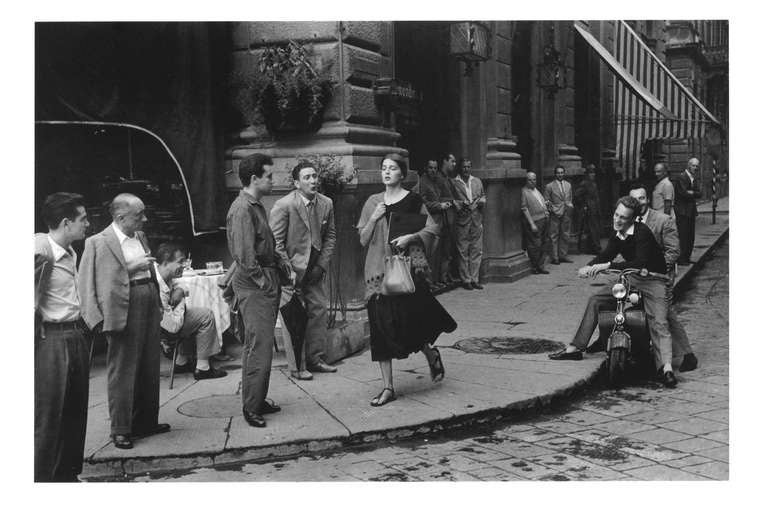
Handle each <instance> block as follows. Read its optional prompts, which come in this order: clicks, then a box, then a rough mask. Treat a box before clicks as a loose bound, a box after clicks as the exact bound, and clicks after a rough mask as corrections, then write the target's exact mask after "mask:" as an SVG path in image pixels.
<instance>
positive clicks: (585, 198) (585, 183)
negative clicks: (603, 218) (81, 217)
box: [574, 164, 600, 254]
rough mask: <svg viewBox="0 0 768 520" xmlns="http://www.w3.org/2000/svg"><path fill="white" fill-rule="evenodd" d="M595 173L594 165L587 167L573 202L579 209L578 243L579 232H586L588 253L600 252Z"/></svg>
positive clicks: (598, 211) (598, 194) (597, 193)
mask: <svg viewBox="0 0 768 520" xmlns="http://www.w3.org/2000/svg"><path fill="white" fill-rule="evenodd" d="M596 177H597V171H596V169H595V165H594V164H589V165H587V168H586V172H585V174H584V179H583V180H582V181H581V182H580V183H579V185H578V186H577V187H576V192H575V193H574V200H575V202H576V207H577V208H579V209H578V211H579V212H580V213H579V217H580V218H579V243H581V232H582V231H583V230H586V231H587V247H586V250H587V252H588V253H592V254H597V253H599V252H600V192H599V190H598V189H597V182H596Z"/></svg>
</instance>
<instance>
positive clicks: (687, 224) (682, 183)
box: [674, 157, 701, 265]
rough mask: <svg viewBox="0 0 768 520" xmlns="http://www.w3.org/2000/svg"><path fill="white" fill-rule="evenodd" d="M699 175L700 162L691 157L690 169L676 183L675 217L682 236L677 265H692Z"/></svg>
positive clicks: (699, 189)
mask: <svg viewBox="0 0 768 520" xmlns="http://www.w3.org/2000/svg"><path fill="white" fill-rule="evenodd" d="M698 173H699V160H698V159H697V158H696V157H691V158H690V159H689V160H688V168H686V170H685V171H684V172H683V173H681V174H680V175H679V176H678V177H677V178H676V179H675V181H674V186H675V217H676V218H677V231H678V233H679V234H680V259H679V260H678V262H677V263H679V264H680V265H688V264H689V263H691V252H692V251H693V241H694V238H695V236H696V215H698V214H699V212H698V211H697V209H696V199H698V198H700V197H701V188H700V187H699V182H698V180H697V179H696V175H697V174H698Z"/></svg>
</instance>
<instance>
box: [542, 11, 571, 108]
mask: <svg viewBox="0 0 768 520" xmlns="http://www.w3.org/2000/svg"><path fill="white" fill-rule="evenodd" d="M554 40H555V27H554V25H552V26H551V27H550V43H548V44H547V45H545V46H544V48H543V49H542V51H541V61H540V62H539V64H538V65H536V84H537V85H538V86H539V87H540V88H541V89H542V90H544V91H545V92H546V93H547V95H548V96H549V97H550V98H554V97H555V94H557V91H558V90H561V89H564V88H565V64H564V63H563V60H562V58H561V57H560V52H558V50H557V48H555V43H554Z"/></svg>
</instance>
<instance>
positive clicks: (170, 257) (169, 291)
mask: <svg viewBox="0 0 768 520" xmlns="http://www.w3.org/2000/svg"><path fill="white" fill-rule="evenodd" d="M155 256H156V258H157V264H155V270H156V273H157V283H158V288H159V290H160V303H161V305H162V307H163V317H162V319H161V321H160V328H161V329H163V331H165V332H166V333H170V334H178V335H179V336H180V337H181V338H182V339H183V340H184V341H182V345H187V344H188V343H189V340H192V339H194V341H195V342H196V344H197V347H196V351H195V352H196V354H197V362H196V364H194V365H193V362H192V360H191V359H189V358H191V357H194V356H192V353H191V352H190V351H189V350H190V349H188V348H184V349H183V350H182V351H181V352H179V354H177V356H176V369H175V373H176V374H183V373H186V372H193V375H194V378H195V380H198V381H199V380H202V379H218V378H220V377H224V376H226V375H227V373H226V372H225V371H224V370H221V369H218V368H214V367H212V366H211V364H210V360H209V358H210V357H211V356H212V355H214V354H215V353H217V352H218V351H219V350H220V345H219V335H218V332H217V331H216V322H215V321H214V319H213V312H211V310H210V309H204V308H202V307H187V305H186V303H185V301H184V297H185V296H186V295H185V294H184V290H183V289H181V288H180V287H176V288H172V286H173V279H174V278H178V277H179V276H181V273H182V272H183V271H184V261H185V260H186V258H187V255H186V252H185V251H184V249H183V248H182V246H180V245H179V244H173V243H165V244H160V246H158V248H157V251H156V253H155Z"/></svg>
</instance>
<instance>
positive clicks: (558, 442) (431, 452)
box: [134, 242, 729, 481]
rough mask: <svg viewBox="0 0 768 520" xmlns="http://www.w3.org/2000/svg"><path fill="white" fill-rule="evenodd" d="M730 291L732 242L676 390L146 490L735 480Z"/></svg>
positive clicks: (691, 318)
mask: <svg viewBox="0 0 768 520" xmlns="http://www.w3.org/2000/svg"><path fill="white" fill-rule="evenodd" d="M728 290H729V284H728V242H725V243H724V244H723V245H722V246H721V247H720V248H719V249H718V250H716V251H715V253H714V255H713V256H712V258H711V259H710V260H709V261H708V262H707V263H706V265H704V266H703V268H702V270H701V271H700V272H699V273H698V274H696V275H695V276H694V277H693V279H692V280H691V281H690V282H689V285H688V287H687V288H684V290H683V291H682V294H681V300H680V302H679V303H678V311H679V314H680V318H681V321H682V322H683V324H684V325H685V327H686V330H687V331H688V334H689V337H690V340H691V343H692V345H693V347H694V350H695V351H696V354H697V356H698V358H699V368H698V369H697V370H695V371H693V372H686V373H684V374H681V375H680V376H679V381H680V384H679V385H678V387H677V388H676V389H674V390H669V389H665V388H663V387H662V386H661V385H660V384H658V383H654V382H647V383H642V382H640V383H635V384H633V385H631V386H628V387H627V388H625V389H624V390H621V391H612V390H606V389H596V390H591V391H589V392H588V393H586V394H585V395H583V396H582V397H580V398H578V399H576V400H575V401H573V402H572V403H571V404H569V405H567V406H566V407H563V408H560V409H556V410H550V411H549V412H548V413H547V414H546V415H540V416H537V417H535V418H530V419H527V420H526V419H522V420H520V421H516V422H507V423H497V424H495V425H493V426H490V427H486V428H484V429H482V430H481V429H478V428H476V429H474V430H473V431H472V432H466V431H465V432H463V433H456V434H452V435H450V436H441V437H432V438H429V439H420V440H410V441H407V442H392V443H389V444H384V445H379V446H374V447H368V448H365V449H359V450H354V451H344V452H341V453H334V454H330V455H318V456H313V457H300V458H298V459H292V460H284V461H279V462H270V463H258V464H257V463H254V464H239V465H237V466H227V467H217V468H205V469H197V470H192V471H189V472H185V473H175V474H169V475H163V476H152V477H138V478H135V479H134V480H136V481H141V480H171V481H229V480H232V481H244V480H249V481H251V480H252V481H351V480H363V481H431V480H440V481H456V480H460V481H469V480H725V479H728V410H729V408H728Z"/></svg>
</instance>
